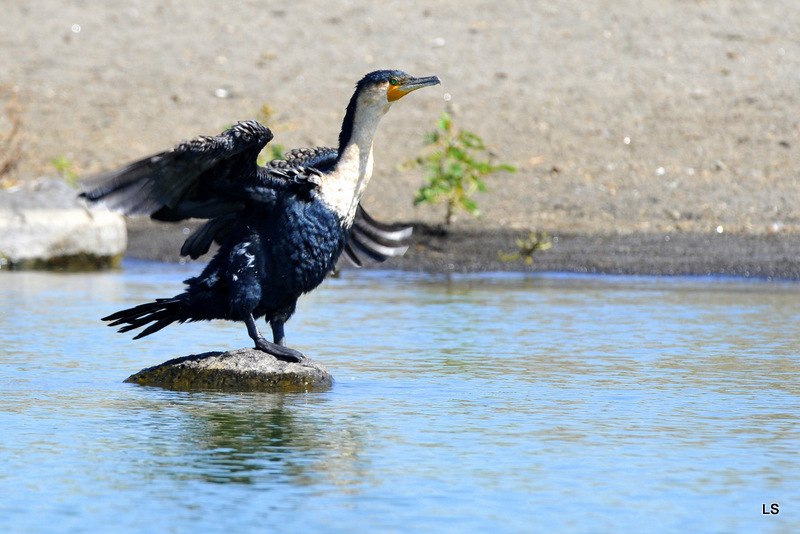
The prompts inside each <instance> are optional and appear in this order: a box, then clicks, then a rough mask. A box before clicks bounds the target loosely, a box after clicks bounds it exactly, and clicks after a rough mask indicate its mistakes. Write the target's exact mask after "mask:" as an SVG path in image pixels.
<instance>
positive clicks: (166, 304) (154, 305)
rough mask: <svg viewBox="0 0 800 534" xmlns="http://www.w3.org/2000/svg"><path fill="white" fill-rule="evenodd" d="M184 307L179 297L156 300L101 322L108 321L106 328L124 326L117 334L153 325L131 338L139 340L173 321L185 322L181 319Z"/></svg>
mask: <svg viewBox="0 0 800 534" xmlns="http://www.w3.org/2000/svg"><path fill="white" fill-rule="evenodd" d="M185 305H186V301H185V300H184V299H182V298H180V297H173V298H171V299H156V301H155V302H148V303H147V304H140V305H139V306H136V307H134V308H130V309H127V310H122V311H118V312H116V313H112V314H111V315H109V316H108V317H103V319H102V320H103V321H110V322H109V323H108V326H119V325H124V326H123V327H122V328H120V329H119V330H118V332H129V331H131V330H135V329H137V328H140V327H142V326H144V325H146V324H148V323H153V324H151V325H150V326H148V327H147V328H145V329H144V330H142V331H141V332H140V333H139V334H137V335H136V336H135V337H134V338H133V339H139V338H140V337H144V336H149V335H150V334H152V333H154V332H158V331H159V330H161V329H162V328H164V327H165V326H169V325H170V324H172V323H174V322H175V321H178V322H183V321H185V320H186V319H185V318H184V317H183V313H182V312H183V310H184V309H185Z"/></svg>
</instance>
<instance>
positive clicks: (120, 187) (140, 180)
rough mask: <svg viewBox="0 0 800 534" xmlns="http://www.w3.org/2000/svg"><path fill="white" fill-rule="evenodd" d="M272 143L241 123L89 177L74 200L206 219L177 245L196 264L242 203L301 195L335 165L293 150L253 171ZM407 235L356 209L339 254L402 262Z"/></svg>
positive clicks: (319, 153)
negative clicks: (347, 235) (346, 238)
mask: <svg viewBox="0 0 800 534" xmlns="http://www.w3.org/2000/svg"><path fill="white" fill-rule="evenodd" d="M271 140H272V132H271V131H270V130H269V128H267V127H266V126H263V125H262V124H260V123H258V122H256V121H246V122H240V123H238V124H236V125H235V126H234V127H233V128H231V129H229V130H226V131H224V132H222V133H221V134H219V135H218V136H214V137H205V136H203V137H197V138H195V139H192V140H191V141H187V142H185V143H181V144H180V145H178V146H176V147H175V148H173V149H172V150H169V151H167V152H162V153H160V154H156V155H154V156H151V157H149V158H145V159H142V160H139V161H136V162H134V163H131V164H129V165H126V166H125V167H122V168H120V169H117V170H113V171H109V172H106V173H103V174H100V175H99V176H96V177H94V178H92V179H89V180H87V181H85V182H83V184H82V186H83V189H84V191H83V193H81V195H80V196H81V197H83V198H86V199H87V200H89V201H90V202H96V203H102V204H104V205H105V206H106V207H108V208H109V209H112V210H115V211H119V212H122V213H124V214H126V215H132V216H136V215H149V216H150V217H151V218H153V219H156V220H160V221H179V220H182V219H188V218H199V219H209V221H208V222H206V223H205V224H204V225H202V226H201V227H200V228H198V229H197V230H196V231H195V232H194V233H193V234H192V235H191V236H189V237H188V238H187V239H186V241H185V242H184V244H183V246H182V247H181V255H182V256H190V257H191V258H192V259H197V258H199V257H200V256H202V255H203V254H205V253H206V252H208V250H209V249H210V247H211V244H212V243H214V242H216V243H218V244H221V243H222V242H223V241H224V240H225V238H226V237H227V236H228V235H229V234H230V232H231V230H232V229H233V227H234V224H235V222H236V219H237V217H238V215H239V212H240V211H242V210H244V209H245V208H246V207H247V206H248V205H252V204H254V203H255V204H259V209H268V208H269V207H270V206H271V205H272V204H274V202H275V200H276V198H277V195H278V194H280V193H281V192H283V191H285V192H292V193H295V194H298V195H299V196H301V197H303V196H307V195H308V194H309V193H310V192H311V190H313V189H315V188H316V186H317V184H316V180H315V178H316V177H317V176H320V175H321V174H323V173H325V172H327V171H329V170H331V169H332V168H333V166H334V165H335V164H336V158H337V150H336V149H335V148H326V147H320V148H301V149H297V150H292V151H290V152H287V153H286V154H285V155H284V159H282V160H273V161H271V162H269V163H268V164H267V165H266V166H265V167H259V166H258V163H257V158H258V154H259V153H260V152H261V150H262V149H263V148H264V147H265V146H266V145H267V143H269V142H270V141H271ZM411 231H412V229H411V227H410V226H409V227H396V226H390V225H386V224H384V223H381V222H378V221H376V220H375V219H373V218H372V217H371V216H370V215H369V214H367V212H366V211H364V209H363V208H362V207H361V206H360V205H359V206H358V209H357V211H356V217H355V222H354V223H353V228H352V230H351V233H350V236H349V238H348V240H347V243H346V245H345V248H344V255H345V257H346V258H347V259H348V260H349V261H350V263H352V264H353V265H355V266H356V267H360V266H362V265H363V261H362V259H361V258H362V257H367V258H370V259H371V260H374V261H378V262H382V261H385V260H386V259H387V258H389V257H392V256H401V255H402V254H403V253H404V252H405V251H406V249H407V248H408V247H407V246H406V245H404V244H403V241H404V240H405V239H407V238H408V237H409V236H410V235H411Z"/></svg>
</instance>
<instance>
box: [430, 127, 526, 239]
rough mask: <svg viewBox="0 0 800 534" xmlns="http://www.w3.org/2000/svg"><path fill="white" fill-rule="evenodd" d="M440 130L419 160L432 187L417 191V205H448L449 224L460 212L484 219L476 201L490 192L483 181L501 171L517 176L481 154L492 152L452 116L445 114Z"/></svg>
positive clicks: (431, 136) (504, 166) (431, 134)
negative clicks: (474, 198) (477, 194)
mask: <svg viewBox="0 0 800 534" xmlns="http://www.w3.org/2000/svg"><path fill="white" fill-rule="evenodd" d="M436 126H437V129H436V130H435V131H433V132H431V133H429V134H427V135H426V136H425V144H426V145H427V146H426V148H425V150H424V151H423V152H422V154H420V156H419V157H418V158H417V160H416V164H417V165H421V166H423V167H425V168H426V169H427V171H428V172H427V178H428V185H426V186H424V187H422V188H420V189H419V190H418V191H417V196H416V198H415V199H414V204H422V203H429V204H439V203H441V202H446V204H447V211H446V213H445V224H446V225H449V224H450V223H452V222H453V217H454V215H455V213H456V211H457V210H459V209H463V210H465V211H467V212H468V213H469V214H471V215H472V216H474V217H479V216H480V210H479V209H478V204H477V203H476V202H475V201H474V200H472V195H473V194H475V193H476V192H484V191H487V187H486V184H485V183H484V182H483V177H484V176H486V175H488V174H492V173H494V172H498V171H509V172H516V169H515V168H514V167H512V166H511V165H507V164H499V165H493V164H492V163H491V162H490V160H489V158H488V157H486V158H482V157H481V155H480V154H481V153H484V152H488V149H487V148H486V145H485V144H484V143H483V139H481V138H480V137H478V136H477V135H475V134H474V133H472V132H466V131H461V130H458V129H456V128H455V126H453V120H452V118H451V117H450V115H449V114H448V113H442V116H441V117H440V118H439V120H438V122H437V124H436Z"/></svg>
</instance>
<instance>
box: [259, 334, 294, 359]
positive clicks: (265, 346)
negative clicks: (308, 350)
mask: <svg viewBox="0 0 800 534" xmlns="http://www.w3.org/2000/svg"><path fill="white" fill-rule="evenodd" d="M256 348H257V349H258V350H260V351H263V352H266V353H267V354H272V355H273V356H275V357H276V358H277V359H279V360H281V361H284V362H290V363H291V362H298V363H299V362H302V361H303V360H305V359H306V355H305V354H303V353H302V352H300V351H299V350H294V349H290V348H289V347H284V346H281V345H277V344H275V343H270V342H269V341H267V340H266V339H264V338H263V337H262V338H261V339H257V340H256Z"/></svg>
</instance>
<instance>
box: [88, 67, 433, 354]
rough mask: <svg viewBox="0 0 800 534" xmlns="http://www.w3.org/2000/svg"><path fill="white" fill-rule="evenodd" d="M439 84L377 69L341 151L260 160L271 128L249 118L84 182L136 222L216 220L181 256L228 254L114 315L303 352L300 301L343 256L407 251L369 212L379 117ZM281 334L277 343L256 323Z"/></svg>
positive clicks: (126, 322)
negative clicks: (202, 328) (240, 327)
mask: <svg viewBox="0 0 800 534" xmlns="http://www.w3.org/2000/svg"><path fill="white" fill-rule="evenodd" d="M438 83H440V82H439V78H437V77H436V76H429V77H423V78H415V77H412V76H410V75H408V74H406V73H404V72H402V71H397V70H379V71H375V72H372V73H369V74H367V75H366V76H364V78H362V79H361V80H360V81H359V82H358V83H357V84H356V89H355V92H354V94H353V96H352V98H351V99H350V103H349V104H348V106H347V111H346V113H345V116H344V121H343V122H342V129H341V132H340V134H339V146H338V148H336V149H334V148H315V149H299V150H292V151H290V152H289V153H288V154H286V156H285V158H286V159H285V160H274V161H272V162H270V163H268V164H267V165H266V166H264V167H261V166H259V165H258V164H257V162H256V158H257V157H258V154H259V152H261V150H262V149H263V148H264V147H265V146H266V144H267V143H268V142H269V141H270V140H271V139H272V132H271V131H270V130H269V129H268V128H266V127H265V126H263V125H261V124H259V123H258V122H256V121H247V122H240V123H238V124H236V125H235V126H233V127H232V128H231V129H229V130H226V131H224V132H222V133H221V134H220V135H218V136H215V137H198V138H196V139H193V140H191V141H188V142H184V143H182V144H179V145H177V146H176V147H175V148H173V149H172V150H169V151H167V152H163V153H160V154H156V155H154V156H151V157H149V158H145V159H142V160H140V161H137V162H134V163H131V164H129V165H127V166H125V167H123V168H121V169H118V170H114V171H110V172H106V173H104V174H101V175H99V176H97V177H96V178H94V179H92V180H89V181H87V182H86V183H85V184H84V192H83V193H81V196H82V197H84V198H86V199H87V200H89V201H91V202H102V203H104V204H105V205H106V206H107V207H109V208H110V209H114V210H117V211H121V212H123V213H125V214H127V215H149V216H150V217H151V218H152V219H155V220H159V221H178V220H182V219H187V218H190V217H194V218H202V219H208V222H206V223H205V224H204V225H202V226H201V227H200V228H199V229H198V230H197V231H196V232H195V233H194V234H192V235H191V236H189V238H188V239H187V240H186V242H185V243H184V244H183V247H182V248H181V254H182V255H185V256H186V255H188V256H190V257H192V258H197V257H199V256H201V255H203V254H205V253H206V252H208V250H209V247H210V246H211V243H212V242H217V243H218V244H219V245H220V247H219V249H218V250H217V252H216V254H215V255H214V257H213V258H212V259H211V261H210V262H209V263H208V265H207V266H206V267H205V269H204V270H203V271H202V273H201V274H200V275H199V276H196V277H193V278H189V279H188V280H186V281H185V282H184V283H185V284H186V285H187V287H186V290H185V291H184V292H183V293H181V294H179V295H176V296H174V297H172V298H162V299H157V300H155V301H154V302H150V303H147V304H141V305H139V306H136V307H133V308H130V309H127V310H122V311H119V312H116V313H113V314H111V315H109V316H107V317H104V318H103V320H104V321H108V322H109V326H120V325H121V328H120V329H119V332H127V331H130V330H134V329H137V328H140V327H143V326H145V325H149V326H147V327H146V328H145V329H144V330H143V331H142V332H140V333H139V334H138V335H137V336H135V339H138V338H140V337H143V336H147V335H149V334H152V333H154V332H157V331H158V330H161V329H162V328H164V327H165V326H168V325H169V324H171V323H173V322H176V321H177V322H179V323H183V322H185V321H202V320H211V319H228V320H233V321H243V322H244V323H245V324H246V325H247V332H248V334H249V336H250V337H251V338H252V339H253V341H254V342H255V346H256V348H257V349H260V350H262V351H264V352H267V353H269V354H272V355H274V356H275V357H277V358H279V359H282V360H285V361H300V360H302V359H303V358H304V355H303V354H302V353H301V352H299V351H297V350H294V349H291V348H289V347H287V346H286V339H285V337H284V331H283V325H284V323H285V322H286V321H287V320H288V319H289V318H290V317H291V316H292V314H293V313H294V311H295V307H296V304H297V299H298V298H299V297H300V295H302V294H303V293H307V292H309V291H311V290H312V289H314V288H316V287H317V286H318V285H319V284H320V283H322V281H323V280H324V279H325V276H326V275H327V274H328V273H329V272H330V271H332V270H333V269H334V267H335V265H336V262H337V260H338V258H339V256H340V255H341V253H342V252H344V253H345V256H346V257H347V258H348V259H349V260H350V261H351V262H353V263H355V264H356V265H360V264H361V260H360V259H359V256H358V254H363V255H365V256H368V257H370V258H373V259H375V260H378V261H382V260H384V259H386V258H387V257H388V256H396V255H400V254H402V253H403V252H405V250H406V247H404V246H402V240H403V239H404V238H405V237H408V235H410V230H411V229H410V228H399V229H398V228H394V227H390V226H387V225H384V224H382V223H379V222H377V221H376V220H374V219H372V218H371V217H370V216H369V215H367V213H366V212H365V211H364V209H363V208H362V207H361V205H360V201H361V196H362V194H363V193H364V189H365V188H366V186H367V183H368V182H369V180H370V177H371V176H372V141H373V136H374V134H375V130H376V128H377V126H378V123H379V122H380V119H381V117H383V115H384V114H385V113H386V112H387V111H388V110H389V108H390V107H391V105H392V103H394V102H395V101H397V100H399V99H400V98H402V97H403V96H405V95H407V94H408V93H410V92H411V91H415V90H416V89H420V88H422V87H427V86H429V85H436V84H438ZM259 317H264V318H265V319H266V320H267V322H268V323H269V324H270V326H271V327H272V334H273V342H272V343H271V342H269V341H267V340H266V339H265V338H264V337H263V336H262V335H261V333H260V332H259V330H258V327H257V326H256V322H255V319H257V318H259Z"/></svg>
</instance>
